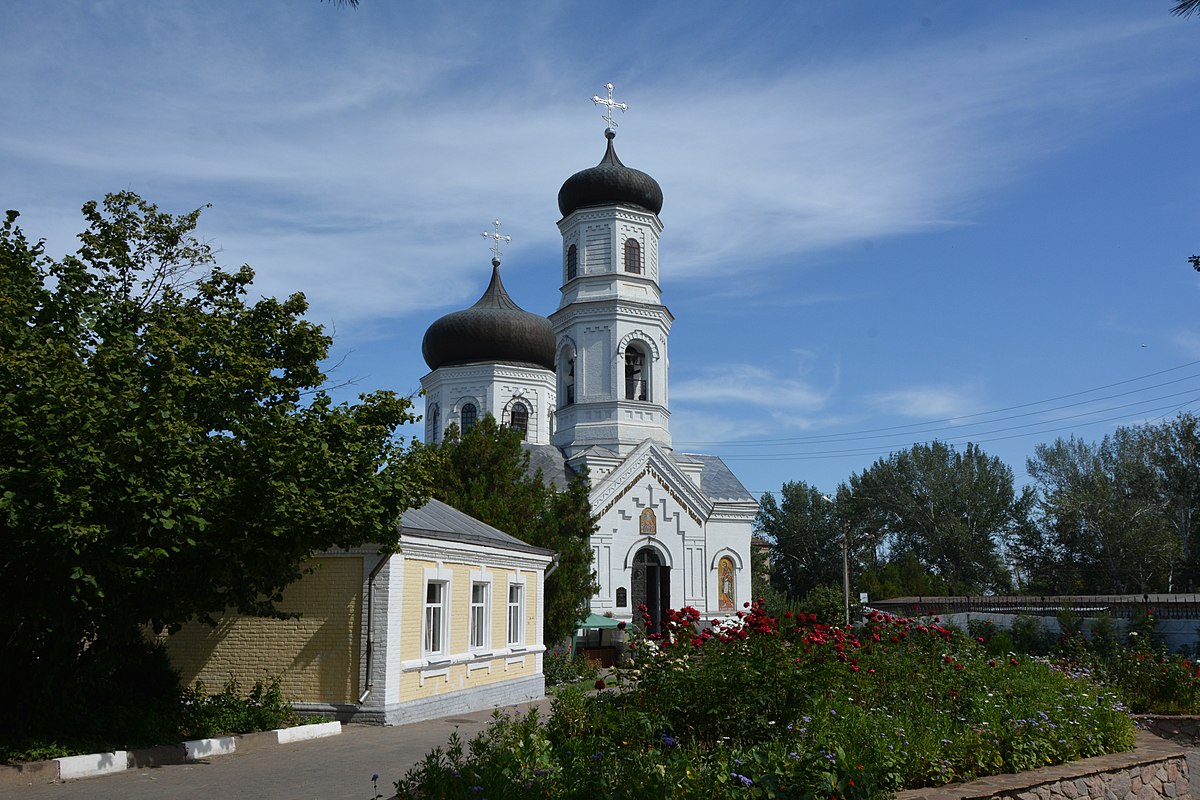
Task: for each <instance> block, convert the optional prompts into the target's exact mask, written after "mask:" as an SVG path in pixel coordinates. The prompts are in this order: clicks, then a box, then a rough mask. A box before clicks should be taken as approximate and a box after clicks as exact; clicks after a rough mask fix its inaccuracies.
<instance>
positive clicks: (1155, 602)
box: [864, 594, 1200, 619]
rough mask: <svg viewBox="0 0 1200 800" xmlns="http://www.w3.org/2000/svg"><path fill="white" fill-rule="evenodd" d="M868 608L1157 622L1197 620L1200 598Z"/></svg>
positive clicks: (1074, 598)
mask: <svg viewBox="0 0 1200 800" xmlns="http://www.w3.org/2000/svg"><path fill="white" fill-rule="evenodd" d="M871 608H873V609H875V610H877V611H882V612H885V613H888V614H893V615H897V616H904V617H928V616H936V615H939V614H962V613H975V612H978V613H991V614H1027V615H1030V616H1037V617H1053V616H1055V615H1056V614H1058V613H1059V612H1060V611H1064V610H1068V609H1069V610H1071V611H1073V612H1075V613H1076V614H1079V615H1080V616H1083V617H1098V616H1102V615H1105V614H1107V615H1109V616H1112V617H1116V618H1118V619H1128V618H1130V617H1132V616H1134V615H1136V614H1139V613H1142V612H1145V611H1147V610H1148V611H1150V612H1151V613H1152V614H1153V615H1154V616H1155V617H1157V618H1158V619H1200V594H1137V595H1134V594H1120V595H1117V594H1109V595H1068V596H1059V597H1037V596H1022V595H1009V596H1003V597H1001V596H987V595H974V596H971V595H964V596H958V597H896V598H893V599H890V600H876V601H872V602H868V603H866V604H865V609H864V610H866V609H871Z"/></svg>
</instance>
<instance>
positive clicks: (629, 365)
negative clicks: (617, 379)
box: [625, 347, 650, 400]
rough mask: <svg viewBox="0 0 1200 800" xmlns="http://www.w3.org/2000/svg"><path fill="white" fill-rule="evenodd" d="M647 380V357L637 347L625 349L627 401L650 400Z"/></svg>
mask: <svg viewBox="0 0 1200 800" xmlns="http://www.w3.org/2000/svg"><path fill="white" fill-rule="evenodd" d="M649 396H650V395H649V392H648V389H647V380H646V355H645V354H644V353H643V352H642V351H641V350H638V349H637V348H636V347H628V348H626V349H625V399H626V400H646V399H647V398H649Z"/></svg>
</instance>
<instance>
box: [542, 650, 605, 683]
mask: <svg viewBox="0 0 1200 800" xmlns="http://www.w3.org/2000/svg"><path fill="white" fill-rule="evenodd" d="M542 674H543V675H545V676H546V685H547V686H564V685H566V684H570V683H578V682H579V681H594V680H596V678H597V677H599V675H600V668H599V667H597V666H596V665H595V663H594V662H592V661H590V660H589V659H588V658H587V657H586V656H585V655H584V654H583V653H581V652H579V651H578V650H576V649H575V648H574V647H571V646H568V647H567V648H566V649H565V650H558V649H554V650H548V651H546V655H545V657H544V658H543V659H542Z"/></svg>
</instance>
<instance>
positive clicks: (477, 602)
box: [467, 581, 492, 650]
mask: <svg viewBox="0 0 1200 800" xmlns="http://www.w3.org/2000/svg"><path fill="white" fill-rule="evenodd" d="M491 616H492V585H491V584H490V583H485V582H483V581H471V617H470V619H471V622H470V625H469V626H468V627H469V631H468V634H467V636H468V638H467V646H468V647H469V648H470V649H471V650H486V649H487V647H488V643H489V642H490V640H491V637H490V636H489V635H488V634H489V633H490V631H489V628H491V627H492V626H491V625H490V624H489V623H490V622H491Z"/></svg>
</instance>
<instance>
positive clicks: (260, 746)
mask: <svg viewBox="0 0 1200 800" xmlns="http://www.w3.org/2000/svg"><path fill="white" fill-rule="evenodd" d="M341 732H342V723H340V722H321V723H318V724H316V725H297V726H296V727H294V728H278V729H276V730H273V731H263V732H261V733H243V734H240V735H237V736H218V737H215V738H212V739H194V740H192V741H189V742H181V743H179V744H174V745H162V746H160V747H148V748H145V749H142V750H117V751H115V752H112V753H89V754H87V755H81V756H66V757H64V758H54V759H50V760H49V761H31V762H28V763H25V764H11V765H0V788H4V787H10V786H29V785H31V784H35V783H54V782H56V781H69V780H77V779H79V778H94V777H96V776H98V775H111V774H113V773H115V772H122V771H124V770H127V769H138V768H141V767H161V766H165V765H167V764H186V763H188V762H190V761H202V760H204V759H207V758H212V757H213V756H225V755H231V754H233V753H253V752H256V751H259V750H266V749H268V748H270V747H275V746H278V745H281V744H290V743H292V742H303V741H308V740H309V739H321V738H324V737H326V736H336V735H338V734H340V733H341Z"/></svg>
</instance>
